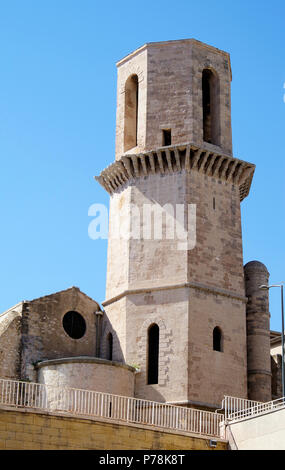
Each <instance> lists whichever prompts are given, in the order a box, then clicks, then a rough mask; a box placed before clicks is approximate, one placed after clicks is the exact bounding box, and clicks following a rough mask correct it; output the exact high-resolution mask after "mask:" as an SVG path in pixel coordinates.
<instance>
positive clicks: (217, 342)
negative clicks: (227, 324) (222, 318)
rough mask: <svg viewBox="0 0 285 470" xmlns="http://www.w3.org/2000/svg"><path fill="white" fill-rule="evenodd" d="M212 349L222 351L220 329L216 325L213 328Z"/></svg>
mask: <svg viewBox="0 0 285 470" xmlns="http://www.w3.org/2000/svg"><path fill="white" fill-rule="evenodd" d="M213 350H214V351H220V352H222V350H223V349H222V331H221V329H220V328H219V327H218V326H216V328H214V330H213Z"/></svg>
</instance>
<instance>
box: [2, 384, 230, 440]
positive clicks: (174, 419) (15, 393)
mask: <svg viewBox="0 0 285 470" xmlns="http://www.w3.org/2000/svg"><path fill="white" fill-rule="evenodd" d="M1 405H6V406H13V407H24V408H31V409H38V410H43V411H50V412H65V413H70V414H76V415H79V416H88V417H99V418H104V419H110V420H119V421H123V422H127V423H137V424H145V425H150V426H154V427H160V428H165V429H172V430H178V431H183V432H191V433H194V434H199V435H207V436H213V437H220V424H221V422H222V420H223V419H224V418H223V416H222V415H221V414H217V413H213V412H209V411H202V410H197V409H194V408H185V407H182V406H175V405H168V404H167V403H159V402H154V401H150V400H144V399H140V398H132V397H125V396H121V395H114V394H110V393H103V392H96V391H93V390H82V389H76V388H63V387H62V388H61V387H56V386H52V385H45V384H39V383H33V382H24V381H18V380H13V379H0V406H1Z"/></svg>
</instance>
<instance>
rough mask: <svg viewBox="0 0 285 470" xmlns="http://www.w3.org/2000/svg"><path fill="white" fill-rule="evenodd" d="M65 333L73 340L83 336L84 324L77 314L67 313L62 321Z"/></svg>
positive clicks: (80, 316)
mask: <svg viewBox="0 0 285 470" xmlns="http://www.w3.org/2000/svg"><path fill="white" fill-rule="evenodd" d="M62 325H63V328H64V330H65V332H66V333H67V334H68V335H69V336H70V337H71V338H73V339H79V338H82V336H84V334H85V331H86V323H85V320H84V318H83V316H82V315H80V313H78V312H73V311H72V312H67V313H66V314H65V315H64V317H63V320H62Z"/></svg>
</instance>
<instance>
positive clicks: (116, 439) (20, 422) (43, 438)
mask: <svg viewBox="0 0 285 470" xmlns="http://www.w3.org/2000/svg"><path fill="white" fill-rule="evenodd" d="M0 449H1V450H22V449H23V450H28V449H30V450H52V449H53V450H88V449H89V450H95V449H97V450H146V451H150V450H152V449H153V450H227V442H226V441H224V440H219V439H218V440H217V446H216V447H214V448H213V447H211V448H210V442H209V438H206V437H204V436H201V437H200V436H195V435H189V434H185V433H184V434H183V433H178V432H175V431H173V432H167V431H163V430H154V429H152V428H150V427H147V426H136V425H125V424H120V423H118V422H117V423H114V422H110V421H109V422H107V421H103V420H101V421H99V420H95V419H94V420H91V419H83V418H76V417H74V416H73V417H63V416H59V415H53V414H51V413H35V412H31V411H27V410H18V411H15V410H5V409H0Z"/></svg>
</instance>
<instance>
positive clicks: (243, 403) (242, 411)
mask: <svg viewBox="0 0 285 470" xmlns="http://www.w3.org/2000/svg"><path fill="white" fill-rule="evenodd" d="M278 408H285V398H278V399H277V400H273V401H269V402H266V403H264V402H259V401H253V400H245V399H242V398H234V397H229V396H226V397H225V398H224V409H225V420H226V422H227V423H229V422H233V421H239V420H242V419H245V418H250V417H255V416H258V415H260V414H263V413H268V412H270V411H273V410H276V409H278Z"/></svg>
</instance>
